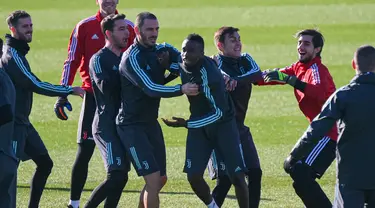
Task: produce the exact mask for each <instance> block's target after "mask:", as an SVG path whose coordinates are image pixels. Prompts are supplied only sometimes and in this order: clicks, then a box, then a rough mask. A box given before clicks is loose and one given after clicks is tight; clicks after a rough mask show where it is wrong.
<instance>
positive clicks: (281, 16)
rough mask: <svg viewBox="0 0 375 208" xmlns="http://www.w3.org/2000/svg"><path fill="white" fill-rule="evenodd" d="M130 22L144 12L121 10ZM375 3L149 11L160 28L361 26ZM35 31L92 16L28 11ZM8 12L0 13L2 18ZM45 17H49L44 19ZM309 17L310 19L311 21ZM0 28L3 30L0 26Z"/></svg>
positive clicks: (65, 26) (370, 16)
mask: <svg viewBox="0 0 375 208" xmlns="http://www.w3.org/2000/svg"><path fill="white" fill-rule="evenodd" d="M122 8H123V7H121V6H120V8H119V11H120V12H124V13H126V15H127V17H128V18H129V19H130V20H134V19H135V16H136V15H137V14H138V13H139V12H142V11H145V10H147V9H141V8H135V9H125V8H123V9H122ZM374 10H375V4H353V5H346V4H337V5H311V6H306V5H292V6H256V7H203V8H198V9H191V8H168V9H156V8H155V9H150V11H151V12H153V13H155V14H156V15H157V16H158V19H159V21H160V25H161V26H162V27H163V28H185V27H195V28H201V27H213V26H222V25H236V26H238V27H241V26H248V25H252V26H282V25H285V26H290V25H297V26H298V25H305V24H317V25H327V24H363V23H373V22H374V21H375V13H374V12H373V11H374ZM30 14H31V15H32V17H33V19H34V23H35V28H36V29H43V30H55V29H70V30H71V29H72V27H73V25H75V24H76V23H77V22H78V21H79V20H81V19H82V18H84V17H87V16H90V15H93V11H92V10H84V9H83V10H70V11H65V10H56V9H51V10H32V11H30ZM7 15H8V12H0V17H3V18H4V19H5V17H6V16H7ZM46 17H49V18H46ZM312 17H313V18H312ZM0 27H5V24H4V23H3V24H2V25H0Z"/></svg>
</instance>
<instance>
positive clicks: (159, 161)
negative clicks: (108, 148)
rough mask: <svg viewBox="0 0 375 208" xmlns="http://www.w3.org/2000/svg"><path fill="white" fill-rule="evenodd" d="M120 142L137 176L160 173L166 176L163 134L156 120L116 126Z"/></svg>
mask: <svg viewBox="0 0 375 208" xmlns="http://www.w3.org/2000/svg"><path fill="white" fill-rule="evenodd" d="M117 132H118V135H119V136H120V139H121V142H122V143H123V144H124V146H125V147H126V151H127V153H128V155H129V157H130V159H131V162H132V164H133V167H134V168H135V170H136V172H137V174H138V176H146V175H149V174H151V173H154V172H157V171H160V175H161V176H165V175H166V151H165V143H164V137H163V132H162V130H161V127H160V124H159V122H158V121H157V120H155V121H152V122H148V123H142V124H141V123H138V124H133V125H120V126H117Z"/></svg>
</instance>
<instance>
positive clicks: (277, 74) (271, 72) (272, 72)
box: [254, 63, 296, 86]
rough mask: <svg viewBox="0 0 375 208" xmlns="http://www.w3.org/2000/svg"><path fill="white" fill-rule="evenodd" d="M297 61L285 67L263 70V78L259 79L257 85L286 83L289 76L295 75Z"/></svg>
mask: <svg viewBox="0 0 375 208" xmlns="http://www.w3.org/2000/svg"><path fill="white" fill-rule="evenodd" d="M295 65H296V64H295V63H294V64H292V65H290V66H287V67H285V68H275V69H268V70H265V71H263V72H262V76H263V79H261V80H259V81H257V82H256V83H254V84H256V85H260V86H262V85H284V84H287V82H286V81H285V80H284V79H285V78H286V77H287V76H295V72H294V67H295Z"/></svg>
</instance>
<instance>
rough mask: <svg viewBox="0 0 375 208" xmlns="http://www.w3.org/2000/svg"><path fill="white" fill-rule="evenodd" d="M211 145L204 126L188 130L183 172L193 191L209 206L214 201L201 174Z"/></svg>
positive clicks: (212, 204)
mask: <svg viewBox="0 0 375 208" xmlns="http://www.w3.org/2000/svg"><path fill="white" fill-rule="evenodd" d="M212 146H213V145H212V142H210V141H209V140H208V138H207V135H206V133H205V130H204V128H199V129H189V130H188V134H187V139H186V159H185V166H184V172H185V173H187V179H188V181H189V183H190V186H191V188H192V189H193V191H194V193H195V194H196V195H197V196H198V198H199V199H200V200H202V202H203V203H205V204H206V205H207V206H209V207H215V205H216V203H215V201H214V200H213V198H212V196H211V192H210V187H209V186H208V184H207V182H206V181H205V180H204V178H203V174H204V171H205V169H206V166H207V163H208V160H209V157H210V154H211V152H212V149H213V148H212Z"/></svg>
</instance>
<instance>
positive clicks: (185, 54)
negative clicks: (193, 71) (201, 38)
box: [181, 40, 204, 67]
mask: <svg viewBox="0 0 375 208" xmlns="http://www.w3.org/2000/svg"><path fill="white" fill-rule="evenodd" d="M203 56H204V52H203V50H202V46H201V45H200V44H199V43H197V42H196V41H191V40H190V41H189V40H184V42H183V43H182V53H181V58H182V61H183V64H184V65H185V66H188V67H189V66H194V65H195V64H196V63H197V62H198V61H199V60H200V59H201V58H203Z"/></svg>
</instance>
